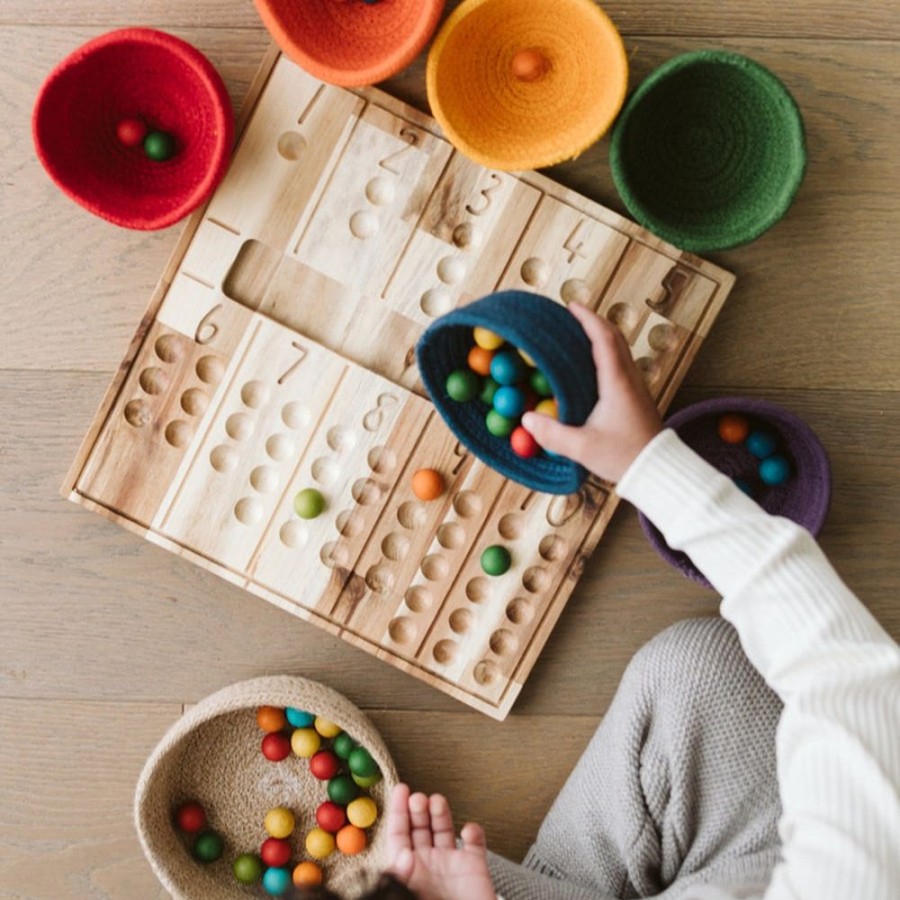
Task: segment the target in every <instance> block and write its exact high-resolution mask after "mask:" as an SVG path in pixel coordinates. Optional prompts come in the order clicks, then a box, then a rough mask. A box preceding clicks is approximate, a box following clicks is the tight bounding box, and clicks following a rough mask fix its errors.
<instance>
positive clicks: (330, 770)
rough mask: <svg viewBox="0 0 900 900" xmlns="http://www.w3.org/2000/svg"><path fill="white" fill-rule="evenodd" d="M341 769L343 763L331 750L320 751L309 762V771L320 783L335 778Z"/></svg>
mask: <svg viewBox="0 0 900 900" xmlns="http://www.w3.org/2000/svg"><path fill="white" fill-rule="evenodd" d="M340 768H341V761H340V760H339V759H338V758H337V757H336V756H335V755H334V754H333V753H332V752H331V751H330V750H320V751H319V752H318V753H316V754H314V755H313V757H312V759H311V760H310V761H309V771H310V772H312V773H313V775H315V776H316V778H318V779H319V780H320V781H327V780H328V779H329V778H334V776H335V775H337V773H338V772H339V771H340Z"/></svg>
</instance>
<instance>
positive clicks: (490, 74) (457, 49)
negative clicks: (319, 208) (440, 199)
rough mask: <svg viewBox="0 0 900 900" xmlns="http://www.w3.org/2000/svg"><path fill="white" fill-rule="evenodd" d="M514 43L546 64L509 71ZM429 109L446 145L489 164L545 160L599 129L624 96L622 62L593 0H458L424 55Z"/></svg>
mask: <svg viewBox="0 0 900 900" xmlns="http://www.w3.org/2000/svg"><path fill="white" fill-rule="evenodd" d="M523 51H537V53H538V54H539V55H540V57H543V59H544V60H545V62H546V66H545V68H546V71H543V72H542V74H539V75H538V77H534V78H533V79H531V80H528V79H527V78H522V77H519V76H517V75H516V74H515V73H514V69H516V68H517V67H518V64H519V62H520V61H521V60H522V56H521V54H522V52H523ZM426 77H427V86H428V100H429V103H430V104H431V111H432V113H433V114H434V117H435V118H436V119H437V120H438V122H439V123H440V125H441V128H442V129H443V130H444V133H445V134H446V135H447V137H448V138H449V139H450V140H451V141H452V142H453V144H454V145H455V146H456V147H457V148H458V149H459V150H460V151H461V152H462V153H464V154H465V155H466V156H468V157H469V158H470V159H473V160H475V162H477V163H480V164H481V165H484V166H487V167H488V168H492V169H502V170H505V171H516V170H521V169H537V168H542V167H544V166H551V165H554V164H556V163H559V162H562V161H563V160H566V159H571V158H572V157H574V156H578V154H579V153H581V152H582V151H584V150H585V149H587V148H588V147H589V146H590V145H591V144H593V143H594V142H595V141H597V140H598V139H599V138H600V137H602V135H603V134H604V133H605V132H606V130H607V129H608V128H609V126H610V125H611V124H612V122H613V120H614V119H615V117H616V115H617V114H618V112H619V110H620V109H621V107H622V104H623V102H624V100H625V93H626V89H627V86H628V60H627V57H626V55H625V47H624V45H623V44H622V38H621V37H620V35H619V33H618V31H617V30H616V27H615V26H614V25H613V23H612V22H611V21H610V19H609V17H608V16H607V15H606V14H605V13H604V12H603V11H602V10H601V9H600V8H599V7H598V6H597V5H596V3H594V2H593V0H526V2H523V0H467V2H465V3H463V4H462V5H460V6H459V7H457V9H456V10H455V11H454V12H453V14H452V15H451V16H450V17H449V18H448V19H447V21H446V22H445V23H444V26H443V28H442V29H441V30H440V32H439V33H438V36H437V37H436V38H435V41H434V43H433V45H432V47H431V51H430V53H429V55H428V67H427V73H426Z"/></svg>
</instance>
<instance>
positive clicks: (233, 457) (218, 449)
mask: <svg viewBox="0 0 900 900" xmlns="http://www.w3.org/2000/svg"><path fill="white" fill-rule="evenodd" d="M238 459H239V454H238V452H237V450H235V449H234V447H229V446H228V444H218V445H217V446H215V447H213V448H212V450H211V451H210V453H209V464H210V465H211V466H212V467H213V468H214V469H215V470H216V471H217V472H222V473H224V472H231V471H233V470H234V469H236V468H237V464H238Z"/></svg>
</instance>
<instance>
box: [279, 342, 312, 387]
mask: <svg viewBox="0 0 900 900" xmlns="http://www.w3.org/2000/svg"><path fill="white" fill-rule="evenodd" d="M291 346H292V347H293V348H294V349H295V350H298V351H299V352H300V356H299V357H298V358H297V359H296V360H295V361H294V362H293V363H291V365H290V367H289V368H288V369H287V370H286V371H285V373H284V375H282V376H281V378H279V379H278V383H279V384H284V383H285V382H286V381H287V380H288V378H290V377H291V375H293V374H294V372H296V371H297V369H299V368H300V363H302V362H303V360H304V359H306V347H304V346H303V345H302V344H298V343H297V342H296V341H291Z"/></svg>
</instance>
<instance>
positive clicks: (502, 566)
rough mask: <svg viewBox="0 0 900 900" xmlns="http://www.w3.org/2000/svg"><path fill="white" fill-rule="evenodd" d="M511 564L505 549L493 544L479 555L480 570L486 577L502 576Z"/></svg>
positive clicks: (507, 551)
mask: <svg viewBox="0 0 900 900" xmlns="http://www.w3.org/2000/svg"><path fill="white" fill-rule="evenodd" d="M511 564H512V557H511V556H510V555H509V550H507V549H506V547H501V546H500V545H499V544H493V545H491V546H490V547H487V548H486V549H485V551H484V553H482V554H481V568H482V569H483V570H484V573H485V574H486V575H503V573H504V572H506V571H508V569H509V567H510V565H511Z"/></svg>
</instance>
